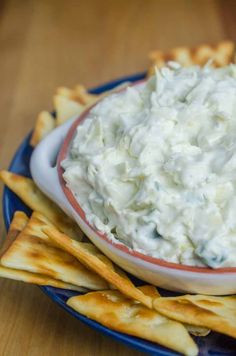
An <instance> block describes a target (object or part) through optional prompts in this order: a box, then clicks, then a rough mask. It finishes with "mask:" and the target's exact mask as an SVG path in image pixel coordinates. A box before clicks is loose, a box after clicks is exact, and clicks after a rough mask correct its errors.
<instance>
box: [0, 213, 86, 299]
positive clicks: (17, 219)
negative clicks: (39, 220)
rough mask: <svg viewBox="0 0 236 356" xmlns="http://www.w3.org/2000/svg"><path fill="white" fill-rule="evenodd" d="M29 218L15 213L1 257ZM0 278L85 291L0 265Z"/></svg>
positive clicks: (39, 275)
mask: <svg viewBox="0 0 236 356" xmlns="http://www.w3.org/2000/svg"><path fill="white" fill-rule="evenodd" d="M28 221H29V218H28V217H27V215H26V214H25V213H24V212H22V211H16V212H15V214H14V217H13V219H12V222H11V224H10V227H9V230H8V233H7V237H6V240H5V242H4V244H3V246H2V248H1V251H0V255H1V256H2V255H3V254H4V253H5V251H6V250H7V249H8V248H9V247H10V245H11V244H12V242H13V241H14V240H15V239H16V237H17V235H19V233H20V232H21V231H22V230H23V229H24V228H25V227H26V225H27V223H28ZM0 277H3V278H10V279H14V280H18V281H22V282H26V283H34V284H39V285H48V286H52V287H57V288H64V289H71V290H76V291H80V292H85V291H86V290H87V289H85V288H82V287H77V286H74V285H72V284H69V283H64V282H62V281H59V280H56V279H53V278H50V277H48V276H45V275H42V274H37V273H31V272H26V271H21V270H16V269H12V268H7V267H4V266H2V265H1V264H0Z"/></svg>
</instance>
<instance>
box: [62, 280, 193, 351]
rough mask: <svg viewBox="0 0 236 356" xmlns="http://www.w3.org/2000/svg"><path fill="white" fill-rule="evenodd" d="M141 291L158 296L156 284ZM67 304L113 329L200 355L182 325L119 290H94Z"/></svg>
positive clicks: (76, 297) (142, 288)
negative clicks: (129, 297)
mask: <svg viewBox="0 0 236 356" xmlns="http://www.w3.org/2000/svg"><path fill="white" fill-rule="evenodd" d="M139 290H140V291H141V292H142V293H144V294H145V295H147V296H149V297H154V296H155V295H156V296H158V293H157V292H156V289H155V287H153V286H143V287H140V288H139ZM67 304H68V305H69V306H70V307H71V308H73V309H74V310H76V311H78V312H79V313H81V314H83V315H86V316H87V317H88V318H91V319H93V320H96V321H97V322H99V323H101V324H102V325H105V326H106V327H108V328H111V329H113V330H117V331H119V332H123V333H126V334H129V335H133V336H137V337H141V338H143V339H146V340H149V341H152V342H156V343H158V344H161V345H162V346H165V347H169V348H171V349H172V350H175V351H177V352H181V353H183V354H185V355H197V354H198V348H197V346H196V344H195V343H194V341H193V340H192V339H191V337H190V336H189V334H188V332H187V330H186V328H185V327H184V326H183V325H182V324H180V323H178V322H176V321H173V320H169V319H168V318H166V317H163V316H162V315H160V314H159V313H157V312H156V311H155V310H153V309H149V308H146V307H145V306H143V305H142V304H140V303H137V302H135V301H133V300H131V299H128V298H127V297H126V296H124V295H123V294H122V293H120V292H119V291H111V290H107V291H101V292H91V293H87V294H85V295H83V296H75V297H72V298H70V299H69V300H68V301H67Z"/></svg>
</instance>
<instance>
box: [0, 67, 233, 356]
mask: <svg viewBox="0 0 236 356" xmlns="http://www.w3.org/2000/svg"><path fill="white" fill-rule="evenodd" d="M144 76H145V73H140V74H137V75H133V76H129V77H125V78H122V79H119V80H115V81H112V82H109V83H107V84H104V85H102V86H100V87H97V88H95V89H93V90H91V91H90V92H91V93H94V94H100V93H102V92H104V91H106V90H109V89H112V88H114V87H115V86H117V85H119V84H121V83H123V82H126V81H131V82H134V81H137V80H140V79H143V78H144ZM29 139H30V135H28V136H27V137H26V138H25V139H24V141H23V142H22V144H21V145H20V147H19V148H18V150H17V152H16V154H15V156H14V158H13V160H12V162H11V164H10V167H9V170H10V171H12V172H15V173H18V174H21V175H24V176H27V177H30V171H29V161H30V157H31V154H32V148H31V147H30V145H29ZM16 210H22V211H24V212H26V213H27V214H28V215H29V214H30V209H29V208H27V207H26V206H25V205H24V204H23V203H22V201H21V200H20V199H19V198H18V197H17V196H16V195H15V194H14V193H13V192H11V191H10V190H9V189H8V188H6V187H5V189H4V192H3V215H4V221H5V225H6V228H7V229H8V228H9V225H10V221H11V219H12V217H13V214H14V212H15V211H16ZM40 288H41V289H42V291H43V292H44V293H46V294H47V295H48V296H49V298H51V299H52V300H53V301H54V302H56V303H57V304H59V305H60V306H61V307H62V308H63V309H65V310H66V311H67V312H68V313H70V314H71V315H73V316H74V317H76V318H77V319H79V320H81V321H82V322H84V323H85V324H87V325H89V326H91V327H92V328H94V329H97V330H98V331H100V332H102V333H103V334H106V335H108V336H111V337H112V338H114V339H116V340H118V341H121V342H123V343H124V344H126V345H128V346H131V347H133V348H136V349H137V350H139V351H144V352H146V353H148V354H151V355H158V356H173V355H179V354H178V353H176V352H173V351H171V350H169V349H167V348H164V347H161V346H159V345H157V344H154V343H151V342H148V341H145V340H142V339H139V338H136V337H132V336H129V335H126V334H123V333H119V332H116V331H113V330H111V329H108V328H106V327H104V326H102V325H101V324H99V323H97V322H95V321H93V320H90V319H88V318H86V317H85V316H83V315H81V314H79V313H77V312H75V311H74V310H73V309H71V308H69V307H68V306H67V305H66V300H67V299H68V298H69V297H71V296H73V295H76V294H78V292H72V291H68V290H65V289H58V288H53V287H40ZM161 294H162V295H170V294H171V293H170V292H167V291H164V290H162V291H161ZM170 337H171V335H170ZM195 341H196V342H197V344H198V346H199V350H200V353H199V355H201V356H206V355H219V356H220V355H221V356H223V355H224V356H226V355H227V356H234V355H236V340H234V339H231V338H229V337H226V336H224V335H220V334H217V333H213V332H212V333H210V334H209V335H208V336H206V337H202V338H201V337H195Z"/></svg>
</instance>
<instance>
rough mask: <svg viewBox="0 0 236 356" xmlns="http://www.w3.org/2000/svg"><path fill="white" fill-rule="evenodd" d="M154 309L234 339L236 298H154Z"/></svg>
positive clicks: (198, 296) (197, 296)
mask: <svg viewBox="0 0 236 356" xmlns="http://www.w3.org/2000/svg"><path fill="white" fill-rule="evenodd" d="M153 306H154V308H155V309H156V310H157V311H158V312H160V313H161V314H162V315H165V316H167V317H169V318H171V319H174V320H177V321H180V322H183V323H187V324H191V325H196V326H202V327H204V328H209V329H211V330H214V331H217V332H219V333H222V334H226V335H229V336H232V337H234V338H236V297H235V296H230V297H211V296H207V295H183V296H179V297H171V298H156V299H155V300H154V302H153Z"/></svg>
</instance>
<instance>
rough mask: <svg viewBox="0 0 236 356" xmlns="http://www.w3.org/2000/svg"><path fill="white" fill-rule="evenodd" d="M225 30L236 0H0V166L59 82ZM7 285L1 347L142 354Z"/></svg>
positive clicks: (234, 27) (231, 26)
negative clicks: (154, 50)
mask: <svg viewBox="0 0 236 356" xmlns="http://www.w3.org/2000/svg"><path fill="white" fill-rule="evenodd" d="M223 39H231V40H235V39H236V1H235V0H77V1H75V0H0V110H1V111H0V112H1V116H0V133H1V134H0V167H1V168H7V167H8V164H9V161H10V159H11V157H12V155H13V153H14V152H15V150H16V148H17V147H18V145H19V144H20V142H21V141H22V139H23V137H24V136H25V135H26V134H27V133H28V132H29V130H30V129H31V128H32V127H33V124H34V122H35V119H36V117H37V114H38V112H40V111H42V110H44V109H45V110H51V109H52V96H53V94H54V93H55V89H56V87H58V86H61V85H63V86H68V87H73V86H75V85H76V84H77V83H82V84H84V85H85V86H86V87H88V88H92V87H95V86H97V85H99V84H101V83H104V82H106V81H109V80H112V79H115V78H118V77H120V76H124V75H127V74H133V73H137V72H142V71H145V70H146V69H147V67H148V65H149V61H148V53H149V51H151V50H153V49H162V50H167V49H171V48H172V47H175V46H180V45H189V46H196V45H199V44H203V43H210V44H214V43H217V42H218V41H220V40H223ZM3 230H4V228H3V226H2V224H1V232H2V234H3ZM0 287H1V291H4V293H2V292H1V295H0V315H1V320H2V321H4V323H2V321H1V323H0V338H1V343H0V355H7V356H9V355H16V354H17V355H20V356H21V355H42V354H43V355H65V354H69V353H70V354H71V355H104V356H108V355H111V354H112V355H121V354H122V355H128V354H129V355H138V353H136V352H135V351H132V350H130V349H128V348H126V347H125V346H122V345H119V344H117V343H115V342H114V341H112V340H110V339H108V338H105V337H103V336H101V335H99V334H97V333H95V332H94V331H92V330H90V329H88V328H87V327H86V326H84V325H82V324H80V323H78V322H77V321H76V320H74V319H72V318H71V317H70V316H69V315H66V314H65V313H64V312H63V311H61V310H59V308H58V307H56V306H55V305H53V303H52V302H51V301H50V300H49V299H48V298H46V297H45V296H44V295H43V294H42V293H41V292H40V291H39V289H38V288H37V287H32V286H28V285H23V284H20V283H18V284H17V283H16V282H11V281H0ZM16 295H17V297H18V298H17V304H16V303H14V301H15V296H16ZM13 306H14V307H13ZM62 320H63V323H62ZM6 325H7V327H6ZM49 329H50V330H53V333H51V332H49ZM78 329H80V334H78ZM26 330H27V332H28V333H27V334H26ZM81 330H82V331H81ZM79 335H80V336H79ZM12 340H14V342H13V341H12ZM45 340H46V341H45ZM85 340H86V342H85ZM18 345H20V348H21V349H20V348H19V346H18ZM81 345H83V351H81V352H80V351H79V350H81ZM68 347H69V349H68ZM68 350H69V351H70V352H68ZM111 350H112V353H111Z"/></svg>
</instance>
